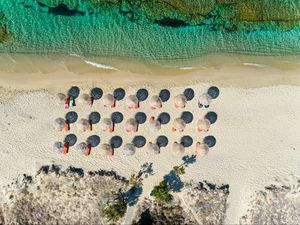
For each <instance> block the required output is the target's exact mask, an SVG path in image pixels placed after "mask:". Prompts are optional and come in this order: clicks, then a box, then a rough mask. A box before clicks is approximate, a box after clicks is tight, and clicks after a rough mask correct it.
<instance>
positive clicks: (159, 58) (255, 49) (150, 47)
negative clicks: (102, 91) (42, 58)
mask: <svg viewBox="0 0 300 225" xmlns="http://www.w3.org/2000/svg"><path fill="white" fill-rule="evenodd" d="M21 2H22V1H19V0H0V11H2V13H3V14H4V16H5V23H6V24H7V27H8V29H9V33H10V34H11V37H10V38H9V40H8V41H7V42H4V43H2V44H0V52H2V53H34V54H74V55H80V56H83V57H93V56H99V57H125V58H135V59H143V60H147V61H150V62H155V63H162V64H163V63H165V62H172V63H173V65H174V64H176V63H177V62H183V61H189V60H191V59H193V58H198V59H199V58H200V59H201V57H203V56H206V55H208V54H218V53H234V54H250V55H265V56H285V55H298V54H300V27H299V26H294V28H293V29H289V30H280V29H273V30H272V29H267V30H264V29H262V30H257V31H253V32H224V31H214V30H211V29H208V28H207V27H205V26H182V27H168V26H160V25H158V24H149V23H146V22H145V23H143V22H139V23H135V22H131V21H129V20H128V18H127V17H124V16H123V15H122V14H121V13H114V14H109V15H106V14H103V13H94V14H74V15H55V14H51V13H49V12H47V11H44V12H43V11H41V10H37V9H36V8H34V7H26V6H25V5H24V4H21Z"/></svg>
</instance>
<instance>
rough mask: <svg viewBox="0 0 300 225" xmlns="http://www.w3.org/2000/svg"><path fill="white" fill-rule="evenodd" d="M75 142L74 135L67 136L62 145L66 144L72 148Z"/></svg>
mask: <svg viewBox="0 0 300 225" xmlns="http://www.w3.org/2000/svg"><path fill="white" fill-rule="evenodd" d="M76 142H77V137H76V135H75V134H68V135H67V136H66V137H65V139H64V143H68V146H73V145H75V144H76Z"/></svg>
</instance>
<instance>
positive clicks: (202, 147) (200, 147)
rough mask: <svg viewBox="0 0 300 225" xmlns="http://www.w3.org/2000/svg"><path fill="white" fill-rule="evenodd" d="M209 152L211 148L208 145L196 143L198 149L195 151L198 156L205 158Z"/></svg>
mask: <svg viewBox="0 0 300 225" xmlns="http://www.w3.org/2000/svg"><path fill="white" fill-rule="evenodd" d="M208 151H209V147H208V146H207V144H205V143H200V142H197V143H196V149H195V154H196V155H198V154H199V155H200V156H202V157H205V156H206V155H207V153H208Z"/></svg>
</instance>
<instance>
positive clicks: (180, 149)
mask: <svg viewBox="0 0 300 225" xmlns="http://www.w3.org/2000/svg"><path fill="white" fill-rule="evenodd" d="M172 152H173V153H174V154H176V155H183V154H184V152H185V149H184V146H183V145H182V144H180V143H177V142H176V141H175V142H174V143H173V147H172Z"/></svg>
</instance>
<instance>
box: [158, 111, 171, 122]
mask: <svg viewBox="0 0 300 225" xmlns="http://www.w3.org/2000/svg"><path fill="white" fill-rule="evenodd" d="M158 119H159V120H160V123H161V124H167V123H169V122H170V120H171V117H170V114H169V113H166V112H163V113H161V114H159V116H158Z"/></svg>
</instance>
